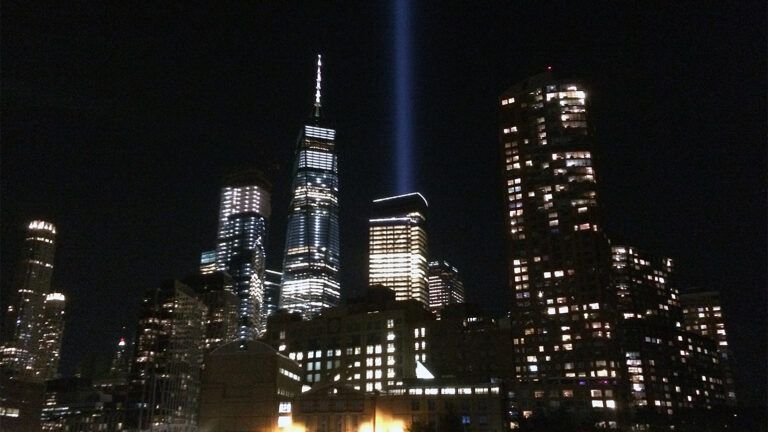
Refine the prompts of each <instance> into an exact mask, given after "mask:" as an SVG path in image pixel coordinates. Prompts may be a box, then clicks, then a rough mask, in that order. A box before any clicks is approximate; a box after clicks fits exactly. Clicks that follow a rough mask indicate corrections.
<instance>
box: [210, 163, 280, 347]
mask: <svg viewBox="0 0 768 432" xmlns="http://www.w3.org/2000/svg"><path fill="white" fill-rule="evenodd" d="M271 189H272V185H271V184H270V183H269V182H268V181H267V179H266V178H265V177H264V176H263V175H262V173H261V172H260V171H256V170H250V171H241V172H238V173H235V174H233V175H230V176H229V177H228V178H227V179H226V183H225V185H224V188H223V189H222V190H221V206H220V207H219V229H218V243H217V245H216V269H217V270H219V271H224V272H226V273H228V274H229V275H230V276H231V277H232V279H233V280H234V282H235V294H237V296H238V298H239V299H240V306H239V308H240V312H239V314H238V315H239V321H240V322H239V323H238V330H237V336H238V337H239V338H240V339H253V338H256V337H257V336H258V335H259V333H260V331H261V327H262V324H263V323H262V317H263V307H264V304H263V303H264V301H263V298H264V270H265V267H264V266H265V260H266V240H267V222H268V220H269V216H270V212H271V204H270V193H271ZM206 258H208V259H209V256H207V255H204V257H203V261H206V262H207V260H206ZM209 267H210V266H207V267H206V266H205V264H204V263H203V262H201V271H208V270H206V269H209Z"/></svg>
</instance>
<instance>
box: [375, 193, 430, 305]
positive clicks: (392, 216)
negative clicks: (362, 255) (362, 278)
mask: <svg viewBox="0 0 768 432" xmlns="http://www.w3.org/2000/svg"><path fill="white" fill-rule="evenodd" d="M427 207H428V204H427V200H426V199H425V198H424V196H422V195H421V194H420V193H418V192H416V193H409V194H405V195H398V196H393V197H386V198H381V199H377V200H374V201H373V214H372V216H371V218H370V219H369V220H368V284H369V285H371V286H373V285H383V286H385V287H387V288H389V289H391V290H392V291H394V292H395V295H396V298H397V300H408V299H414V300H417V301H419V302H421V303H422V304H424V306H427V305H429V288H428V287H429V285H428V282H427V268H428V264H427V231H426V227H425V224H426V217H427V216H426V214H427Z"/></svg>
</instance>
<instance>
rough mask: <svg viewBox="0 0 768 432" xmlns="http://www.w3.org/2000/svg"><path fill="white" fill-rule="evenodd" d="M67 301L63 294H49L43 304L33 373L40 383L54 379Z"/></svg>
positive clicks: (57, 367)
mask: <svg viewBox="0 0 768 432" xmlns="http://www.w3.org/2000/svg"><path fill="white" fill-rule="evenodd" d="M66 304H67V299H66V297H64V294H62V293H59V292H51V293H49V294H46V296H45V301H44V302H43V314H42V317H41V318H42V320H41V323H40V331H39V337H40V340H39V341H38V348H37V352H38V355H37V359H36V360H37V363H36V366H35V373H36V374H37V376H38V377H39V379H40V380H41V381H47V380H49V379H53V378H55V377H56V374H57V372H58V370H59V358H60V356H61V338H62V336H63V335H64V308H65V306H66Z"/></svg>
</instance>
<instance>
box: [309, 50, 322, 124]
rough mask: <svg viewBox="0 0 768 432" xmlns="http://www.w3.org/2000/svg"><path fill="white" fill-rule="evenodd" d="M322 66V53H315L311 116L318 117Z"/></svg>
mask: <svg viewBox="0 0 768 432" xmlns="http://www.w3.org/2000/svg"><path fill="white" fill-rule="evenodd" d="M322 67H323V59H322V55H320V54H318V55H317V75H316V77H315V104H314V108H313V109H312V117H314V118H316V119H318V118H320V107H321V106H322V104H321V103H320V97H321V96H322V94H321V90H322V82H323V76H322Z"/></svg>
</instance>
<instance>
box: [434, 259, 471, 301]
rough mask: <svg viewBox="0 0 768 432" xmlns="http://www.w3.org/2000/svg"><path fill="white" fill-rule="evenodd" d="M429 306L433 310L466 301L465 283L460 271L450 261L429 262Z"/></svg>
mask: <svg viewBox="0 0 768 432" xmlns="http://www.w3.org/2000/svg"><path fill="white" fill-rule="evenodd" d="M428 275H429V276H428V280H429V308H430V309H431V310H433V311H437V310H440V309H442V308H443V307H445V306H448V305H450V304H457V303H464V283H463V282H462V281H461V279H460V278H459V271H458V270H457V269H456V267H454V266H452V265H451V264H450V263H449V262H448V261H431V262H430V263H429V273H428Z"/></svg>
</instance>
